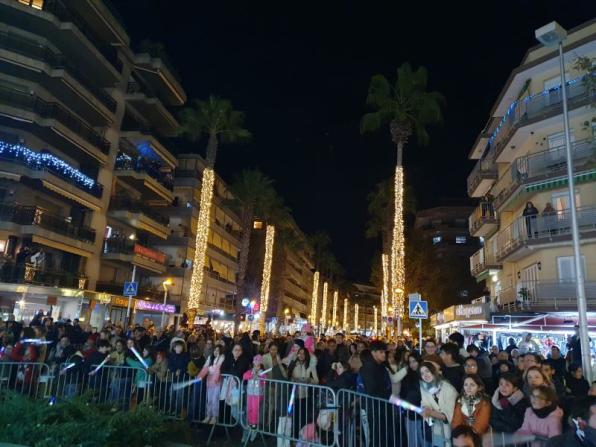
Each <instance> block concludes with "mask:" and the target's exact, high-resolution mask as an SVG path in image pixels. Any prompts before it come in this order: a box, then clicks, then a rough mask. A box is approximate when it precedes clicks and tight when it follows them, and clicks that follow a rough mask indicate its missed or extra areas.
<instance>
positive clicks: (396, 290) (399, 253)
mask: <svg viewBox="0 0 596 447" xmlns="http://www.w3.org/2000/svg"><path fill="white" fill-rule="evenodd" d="M394 188H395V214H394V216H393V241H392V244H391V285H392V294H391V298H392V305H393V312H394V315H395V317H397V318H401V317H402V316H403V311H404V309H403V305H404V287H405V284H404V282H405V270H404V257H405V248H404V246H405V244H404V216H403V213H404V210H403V203H404V171H403V167H402V166H397V167H396V168H395V185H394Z"/></svg>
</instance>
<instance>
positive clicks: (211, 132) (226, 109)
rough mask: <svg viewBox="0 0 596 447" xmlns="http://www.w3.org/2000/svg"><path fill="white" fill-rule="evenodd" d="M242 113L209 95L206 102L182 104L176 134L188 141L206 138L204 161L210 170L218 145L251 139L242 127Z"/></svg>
mask: <svg viewBox="0 0 596 447" xmlns="http://www.w3.org/2000/svg"><path fill="white" fill-rule="evenodd" d="M243 126H244V113H242V112H239V111H238V110H234V107H233V106H232V103H231V102H230V101H228V100H227V99H222V98H218V97H217V96H213V95H211V96H209V98H208V99H207V100H206V101H201V100H198V99H195V100H194V101H193V106H192V107H185V108H184V109H183V110H182V112H181V113H180V129H179V131H178V133H179V134H180V135H185V136H186V137H187V138H188V139H189V140H191V141H198V140H200V139H201V138H202V137H203V136H205V135H206V136H207V137H208V138H209V140H208V143H207V154H206V157H205V160H206V162H207V166H208V167H210V168H211V169H213V168H214V167H215V159H216V157H217V149H218V147H219V144H223V143H236V142H242V141H246V140H248V139H250V138H251V134H250V132H249V131H248V130H246V129H245V128H244V127H243Z"/></svg>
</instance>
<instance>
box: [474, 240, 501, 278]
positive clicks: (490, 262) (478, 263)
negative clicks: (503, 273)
mask: <svg viewBox="0 0 596 447" xmlns="http://www.w3.org/2000/svg"><path fill="white" fill-rule="evenodd" d="M488 268H495V269H496V268H500V265H499V263H498V262H497V259H496V257H495V254H494V253H493V252H492V250H490V249H489V246H488V245H485V246H484V247H482V248H481V249H480V250H478V251H477V252H476V253H474V254H473V255H472V256H470V272H471V273H472V275H473V276H478V275H479V274H480V273H482V272H484V271H485V270H486V269H488Z"/></svg>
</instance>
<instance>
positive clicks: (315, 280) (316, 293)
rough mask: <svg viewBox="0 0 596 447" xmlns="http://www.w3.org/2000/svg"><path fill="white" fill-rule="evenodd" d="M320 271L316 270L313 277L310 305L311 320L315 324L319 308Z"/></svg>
mask: <svg viewBox="0 0 596 447" xmlns="http://www.w3.org/2000/svg"><path fill="white" fill-rule="evenodd" d="M319 275H320V273H319V272H315V274H314V275H313V278H312V300H311V304H310V305H311V307H310V321H311V324H312V325H313V326H315V325H316V324H317V310H318V307H317V306H318V303H317V301H318V299H319Z"/></svg>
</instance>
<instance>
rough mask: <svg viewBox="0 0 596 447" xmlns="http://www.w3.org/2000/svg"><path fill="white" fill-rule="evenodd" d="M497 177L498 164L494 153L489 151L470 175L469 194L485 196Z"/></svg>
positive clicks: (471, 195)
mask: <svg viewBox="0 0 596 447" xmlns="http://www.w3.org/2000/svg"><path fill="white" fill-rule="evenodd" d="M497 177H498V174H497V165H496V164H495V162H494V159H493V156H492V153H490V152H489V154H487V156H486V157H485V158H483V159H481V160H478V162H477V163H476V166H474V169H472V172H471V173H470V175H469V176H468V195H469V196H470V197H483V196H485V195H486V193H487V192H488V191H489V190H490V187H491V186H492V185H493V183H494V182H495V180H496V179H497Z"/></svg>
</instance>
